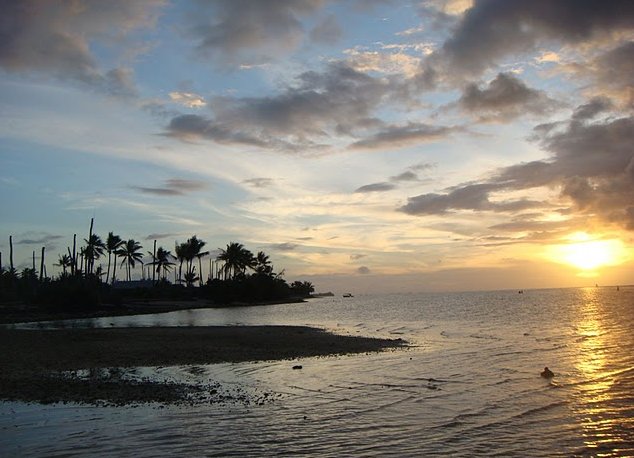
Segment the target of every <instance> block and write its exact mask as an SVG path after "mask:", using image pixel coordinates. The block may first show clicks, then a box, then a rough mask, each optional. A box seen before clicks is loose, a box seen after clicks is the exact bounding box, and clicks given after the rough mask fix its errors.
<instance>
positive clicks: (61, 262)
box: [54, 254, 73, 275]
mask: <svg viewBox="0 0 634 458" xmlns="http://www.w3.org/2000/svg"><path fill="white" fill-rule="evenodd" d="M72 264H73V260H72V259H71V257H70V256H69V255H67V254H65V255H63V256H60V257H59V259H58V260H57V264H54V265H56V266H58V267H61V268H62V269H64V275H66V268H68V267H70V266H71V265H72Z"/></svg>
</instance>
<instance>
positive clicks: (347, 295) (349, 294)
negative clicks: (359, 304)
mask: <svg viewBox="0 0 634 458" xmlns="http://www.w3.org/2000/svg"><path fill="white" fill-rule="evenodd" d="M343 297H354V296H353V295H352V293H346V294H344V295H343Z"/></svg>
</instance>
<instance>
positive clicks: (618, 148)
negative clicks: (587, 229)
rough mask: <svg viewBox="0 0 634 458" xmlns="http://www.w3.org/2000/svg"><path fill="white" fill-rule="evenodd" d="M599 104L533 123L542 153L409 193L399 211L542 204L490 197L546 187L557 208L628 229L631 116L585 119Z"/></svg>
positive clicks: (632, 210)
mask: <svg viewBox="0 0 634 458" xmlns="http://www.w3.org/2000/svg"><path fill="white" fill-rule="evenodd" d="M605 108H606V106H605V102H604V101H603V102H602V101H600V100H594V101H591V102H590V103H588V104H585V105H582V106H580V107H578V108H577V110H575V112H574V113H573V115H572V117H571V119H570V121H568V122H567V123H556V124H552V125H548V126H546V127H544V126H538V128H536V131H535V132H536V134H535V138H536V141H538V142H539V144H540V146H541V147H542V149H544V150H545V151H546V152H548V153H549V154H550V157H549V158H548V159H545V160H541V161H532V162H528V163H521V164H516V165H512V166H509V167H504V168H501V169H498V170H497V171H495V172H494V173H493V174H492V175H491V177H490V178H489V179H488V180H484V181H482V182H479V183H467V184H464V185H461V186H456V187H454V188H450V189H448V190H447V192H446V193H444V194H435V193H432V194H422V195H419V196H415V197H410V198H409V199H408V202H407V204H406V205H404V206H402V207H401V208H400V211H403V212H405V213H408V214H413V215H435V214H444V213H446V212H448V211H451V210H479V211H496V212H509V213H513V212H517V211H522V210H526V209H529V208H539V207H540V206H541V207H547V206H548V204H546V203H540V202H536V201H531V200H528V199H519V200H511V201H495V200H492V199H491V196H492V195H493V194H494V193H496V192H506V191H524V192H527V191H529V190H531V189H535V188H539V187H548V188H551V189H557V190H559V193H560V198H561V204H562V205H565V203H566V202H567V203H568V205H570V208H568V209H562V210H560V211H561V212H564V213H566V212H568V213H570V214H571V215H585V216H586V217H587V218H599V219H600V220H602V221H603V222H604V223H608V224H617V225H619V226H621V227H624V228H627V229H634V204H633V202H634V152H633V151H632V144H634V117H632V116H630V117H621V118H607V119H605V120H599V121H595V122H590V121H589V120H588V118H590V117H592V116H591V115H594V114H596V113H597V109H600V110H604V109H605ZM553 204H556V202H552V203H550V205H553Z"/></svg>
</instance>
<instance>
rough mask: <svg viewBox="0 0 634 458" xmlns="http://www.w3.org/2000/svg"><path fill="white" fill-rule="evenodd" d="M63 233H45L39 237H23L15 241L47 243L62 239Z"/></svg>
mask: <svg viewBox="0 0 634 458" xmlns="http://www.w3.org/2000/svg"><path fill="white" fill-rule="evenodd" d="M61 238H62V236H61V235H50V234H47V235H43V236H41V237H38V238H23V239H20V240H19V241H17V242H15V244H16V245H46V244H47V243H49V242H53V241H55V240H59V239H61Z"/></svg>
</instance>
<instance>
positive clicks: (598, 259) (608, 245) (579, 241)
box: [550, 232, 623, 271]
mask: <svg viewBox="0 0 634 458" xmlns="http://www.w3.org/2000/svg"><path fill="white" fill-rule="evenodd" d="M569 240H570V241H569V242H568V243H566V244H564V245H558V246H555V247H553V249H552V250H551V254H550V257H551V259H554V260H555V261H557V262H562V263H565V264H568V265H571V266H573V267H576V268H577V269H579V270H584V271H592V270H596V269H598V268H600V267H603V266H610V265H615V264H620V263H621V262H622V259H621V258H622V254H623V242H621V241H620V240H617V239H611V240H592V239H591V237H590V236H589V235H588V234H586V233H585V232H578V233H576V234H573V235H572V236H570V238H569Z"/></svg>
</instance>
